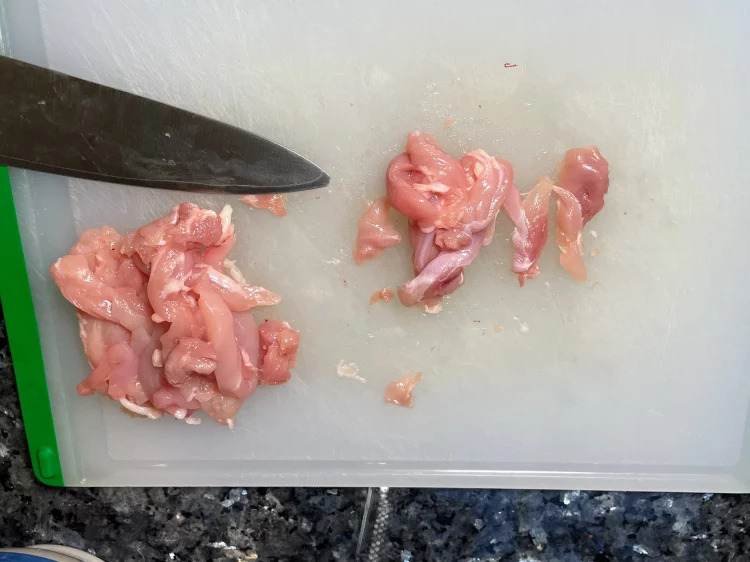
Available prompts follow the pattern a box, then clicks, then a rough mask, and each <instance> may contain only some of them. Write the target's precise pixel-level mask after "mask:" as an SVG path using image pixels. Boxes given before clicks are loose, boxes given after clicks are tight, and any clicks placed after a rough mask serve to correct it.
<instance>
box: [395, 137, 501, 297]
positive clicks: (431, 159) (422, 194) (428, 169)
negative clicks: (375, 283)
mask: <svg viewBox="0 0 750 562" xmlns="http://www.w3.org/2000/svg"><path fill="white" fill-rule="evenodd" d="M512 182H513V168H512V167H511V165H510V164H509V163H508V162H506V161H505V160H501V159H498V158H493V157H491V156H490V155H489V154H487V153H486V152H485V151H483V150H475V151H472V152H469V153H468V154H466V155H465V156H464V157H463V158H461V160H460V161H458V160H455V159H454V158H452V157H451V156H449V155H447V154H445V152H443V150H442V149H441V148H440V146H439V145H438V143H437V141H436V140H435V138H434V137H432V136H431V135H428V134H427V133H423V132H422V131H415V132H413V133H410V134H409V136H408V139H407V142H406V151H405V152H404V153H403V154H400V155H399V156H397V157H396V158H394V159H393V160H392V161H391V163H390V165H389V166H388V172H387V176H386V193H387V197H388V203H389V204H390V205H391V206H392V207H393V208H394V209H396V210H397V211H399V212H400V213H402V214H403V215H405V216H406V217H407V218H408V219H409V240H410V242H411V245H412V250H413V265H414V279H412V280H411V281H409V282H408V283H405V284H404V285H402V286H401V287H399V289H398V296H399V299H400V301H401V303H402V304H404V305H406V306H414V305H417V304H422V305H425V304H434V303H435V302H436V301H437V300H439V299H440V298H441V297H443V296H444V295H448V294H450V293H452V292H453V291H455V290H456V289H458V288H459V287H460V286H461V285H462V284H463V283H464V270H465V269H466V267H468V266H469V265H470V264H471V263H472V262H473V261H474V259H475V258H476V257H477V255H478V254H479V250H480V249H481V247H482V246H486V245H487V244H489V243H490V242H491V240H492V235H493V232H494V226H495V218H496V217H497V213H498V212H499V210H500V208H501V207H502V205H503V202H504V201H505V197H506V195H507V193H508V189H509V187H510V186H511V185H512Z"/></svg>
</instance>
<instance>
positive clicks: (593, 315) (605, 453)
mask: <svg viewBox="0 0 750 562" xmlns="http://www.w3.org/2000/svg"><path fill="white" fill-rule="evenodd" d="M18 4H21V3H18ZM37 11H38V13H37ZM5 18H6V21H5V25H6V26H7V29H6V32H7V34H8V35H9V37H10V46H11V54H12V55H13V56H17V57H18V58H22V59H25V60H29V61H31V62H37V63H41V64H44V65H46V66H49V67H51V68H53V69H55V70H59V71H62V72H66V73H69V74H73V75H75V76H79V77H82V78H86V79H89V80H94V81H97V82H100V83H103V84H106V85H109V86H113V87H116V88H120V89H123V90H127V91H131V92H135V93H138V94H141V95H144V96H148V97H151V98H154V99H157V100H160V101H164V102H167V103H170V104H174V105H176V106H179V107H183V108H186V109H190V110H193V111H197V112H199V113H202V114H205V115H208V116H211V117H215V118H217V119H220V120H223V121H226V122H228V123H232V124H235V125H238V126H240V127H243V128H246V129H250V130H253V131H254V132H256V133H259V134H262V135H265V136H268V137H270V138H272V139H274V140H276V141H278V142H281V143H282V144H284V145H286V146H288V147H290V148H292V149H294V150H297V151H298V152H300V153H302V154H304V155H306V156H308V157H309V158H311V159H312V160H313V161H314V162H316V163H317V164H319V165H320V166H322V167H323V168H324V169H326V170H327V171H328V172H329V173H330V174H331V176H332V178H333V179H332V182H331V185H330V188H327V189H323V190H318V191H315V192H308V193H303V194H299V195H294V196H290V197H289V200H288V206H289V215H288V216H287V217H286V218H283V219H279V218H276V217H273V216H271V215H270V214H268V213H266V212H264V211H257V210H252V209H250V208H248V207H245V206H243V205H242V204H240V203H239V202H238V201H237V200H236V198H231V197H230V198H224V197H209V196H190V197H188V196H186V195H185V194H181V193H167V192H158V191H152V190H146V189H139V188H127V187H120V186H113V185H107V184H101V183H95V182H91V181H80V180H68V179H65V178H55V177H52V176H47V175H44V174H38V173H25V172H20V171H15V172H14V173H13V175H12V179H13V185H14V194H15V198H16V204H17V206H18V214H19V219H20V221H21V227H22V235H23V240H24V248H25V253H26V259H27V264H28V268H29V271H30V277H31V281H32V289H33V294H34V299H35V306H36V313H37V317H38V321H39V325H40V330H41V336H42V343H43V349H44V359H45V364H46V369H47V378H48V383H49V387H50V397H51V401H52V407H53V413H54V418H55V426H56V431H57V437H58V441H59V446H60V449H61V457H62V466H63V471H64V475H65V481H66V483H68V484H72V485H75V484H85V485H144V484H151V485H154V484H189V485H205V484H246V485H252V484H270V483H277V484H328V485H441V486H498V487H519V486H523V487H587V488H618V489H655V488H661V489H675V490H689V489H715V490H732V491H748V490H750V478H748V474H750V472H748V470H747V468H748V462H750V448H749V445H748V442H747V439H746V437H745V433H746V431H745V430H746V426H747V417H748V399H749V398H750V376H749V375H750V373H748V366H747V362H748V355H750V352H749V351H748V350H749V349H750V347H748V345H747V341H748V334H750V314H749V313H750V292H748V290H747V287H746V282H747V279H748V274H749V273H750V271H749V269H750V259H749V258H750V243H749V242H748V238H750V222H748V220H747V217H748V210H750V189H748V181H749V180H750V174H748V171H747V170H748V168H747V162H746V161H747V154H750V142H749V141H748V136H747V128H748V124H750V111H749V110H748V105H747V99H749V98H750V82H749V78H748V77H749V76H750V75H748V74H747V73H746V72H742V71H739V69H741V68H744V64H745V63H744V62H742V61H743V60H744V59H743V57H744V56H746V54H747V53H748V52H750V36H748V35H747V34H746V32H745V31H746V27H747V24H748V21H750V14H749V12H748V7H747V3H746V2H742V1H734V2H723V3H721V4H720V5H717V4H716V3H713V2H709V1H705V2H703V1H701V2H698V1H694V2H683V1H677V0H663V1H661V2H651V1H645V0H641V1H635V2H606V3H604V2H600V3H594V2H582V1H581V2H579V1H572V0H569V1H565V2H560V1H552V0H549V1H540V0H533V1H523V2H522V1H517V2H512V1H500V2H496V1H489V0H488V1H485V2H455V1H454V2H444V1H435V0H414V1H411V2H403V1H399V2H396V1H390V0H387V1H381V2H359V1H355V2H335V1H330V0H327V1H323V2H315V3H312V2H294V1H291V0H289V1H286V0H279V1H273V2H263V3H260V2H241V1H226V2H224V1H222V2H220V1H208V0H206V1H202V2H189V1H187V0H185V1H180V0H170V1H162V2H158V3H155V2H147V1H145V0H128V1H121V0H117V1H111V2H100V1H99V0H76V1H73V0H69V1H63V0H41V1H40V2H39V3H38V6H35V5H34V3H31V2H29V3H24V7H20V6H18V5H16V6H14V7H13V8H10V9H9V10H8V13H6V14H5ZM506 63H509V64H506ZM446 120H455V125H454V126H453V127H452V128H447V127H446V126H445V122H446ZM415 128H421V129H423V130H426V131H429V132H431V133H433V134H435V135H436V136H437V138H438V140H439V141H440V142H441V143H442V145H443V147H444V148H445V149H446V150H447V151H448V152H451V153H453V154H455V155H461V154H463V153H464V152H465V151H467V150H469V149H472V148H478V147H482V148H485V149H486V150H487V151H489V152H491V153H492V154H495V155H498V156H502V157H504V158H507V159H508V160H510V161H511V162H512V163H513V164H514V165H515V169H516V178H517V183H518V184H519V185H520V186H521V187H522V190H527V189H528V188H530V187H531V186H532V185H533V183H534V180H535V178H536V177H537V176H538V175H541V174H550V173H553V171H554V166H555V164H556V162H557V161H559V159H560V158H561V156H562V155H563V153H564V151H565V150H566V149H567V148H570V147H573V146H580V145H585V144H597V145H598V146H599V147H600V148H601V151H602V153H603V154H604V155H605V156H606V157H607V158H608V159H609V161H610V163H611V170H612V174H611V188H610V194H609V196H608V198H607V200H606V206H605V208H604V210H603V211H602V212H601V213H600V214H599V215H598V216H597V217H596V218H595V219H594V220H593V221H592V222H591V223H589V225H587V227H586V230H585V232H584V243H585V248H586V261H587V265H588V268H589V280H588V281H587V282H586V283H583V284H578V283H576V282H574V281H573V280H572V279H571V278H569V277H568V276H567V275H565V274H564V272H563V271H562V270H561V268H560V267H559V265H558V264H557V256H558V252H557V249H556V248H555V246H554V244H550V245H549V246H548V248H547V250H546V252H545V255H544V257H543V259H542V261H541V267H542V274H541V275H540V277H539V278H538V279H536V280H534V281H531V282H529V283H528V285H527V286H526V287H525V288H524V289H520V288H519V287H518V285H517V282H516V280H515V279H514V277H513V276H512V275H511V274H510V272H509V267H510V261H511V260H510V258H511V253H512V251H511V247H510V244H509V242H508V241H507V239H508V237H509V234H510V232H511V227H510V225H509V222H508V221H507V219H506V218H505V217H504V216H502V215H501V217H500V218H499V220H498V235H497V237H496V241H495V242H494V243H493V244H492V245H491V246H490V247H488V248H486V249H484V250H483V251H482V253H481V255H480V256H479V258H478V259H477V260H476V262H475V263H474V265H472V266H471V267H470V268H469V270H468V272H467V275H466V284H465V286H464V287H462V288H461V289H460V290H459V291H458V292H457V293H456V294H455V295H454V296H452V297H451V298H449V299H447V300H446V302H445V303H444V307H443V311H442V312H441V313H440V314H439V315H436V316H429V315H425V314H423V313H422V312H421V311H420V310H417V309H407V308H403V307H401V306H400V305H399V304H397V303H395V302H392V303H390V304H383V303H379V304H377V305H374V306H370V305H369V304H368V298H369V296H370V295H371V294H372V292H373V291H375V290H376V289H380V288H382V287H386V286H392V287H395V286H397V285H398V284H400V283H402V282H404V281H405V280H407V279H408V277H409V274H410V271H411V267H410V256H409V248H408V245H407V244H402V245H401V246H399V247H397V248H395V249H392V250H389V251H388V252H386V254H385V255H384V256H383V257H382V258H381V259H379V260H376V261H374V262H372V263H370V264H369V265H367V266H365V267H360V268H358V267H356V266H354V264H353V263H352V261H351V259H350V254H351V249H352V244H353V242H354V239H355V234H356V222H357V219H358V218H359V216H360V214H361V212H362V211H363V209H364V208H365V205H366V203H367V201H368V200H369V199H371V198H372V197H374V196H376V195H380V194H382V193H383V191H384V182H383V177H384V171H385V167H386V165H387V163H388V161H389V159H390V158H391V157H393V156H394V155H395V154H396V153H398V152H399V151H400V150H401V149H402V146H403V143H404V139H405V135H406V133H407V132H409V131H410V130H413V129H415ZM32 195H33V198H32ZM185 199H189V200H191V201H193V202H195V203H197V204H199V205H202V206H207V207H210V208H213V209H216V210H218V209H220V208H221V207H222V205H223V204H225V203H230V204H232V205H233V206H234V209H235V215H234V216H235V224H236V227H237V231H238V233H239V242H238V244H237V246H236V248H235V249H234V251H233V256H231V257H233V258H235V259H237V261H238V265H239V266H240V268H241V269H242V270H243V271H244V272H245V273H246V276H247V277H248V279H251V280H252V281H253V282H255V283H258V284H262V285H264V286H266V287H268V288H270V289H272V290H274V291H276V292H277V293H279V294H280V295H282V297H283V299H284V301H283V303H282V304H281V305H279V306H277V307H274V308H269V309H262V310H256V314H255V316H256V318H257V319H260V320H262V319H264V318H272V317H273V318H282V319H285V320H288V321H289V322H290V323H291V324H292V325H293V326H294V327H296V328H297V329H299V330H300V332H301V333H302V349H301V353H300V360H299V365H298V367H297V369H296V370H295V372H294V376H293V378H292V380H291V382H289V383H288V384H286V385H283V386H279V387H273V388H270V387H269V388H260V389H259V390H258V391H257V393H256V394H255V395H253V396H252V397H251V398H250V399H249V400H248V401H247V402H246V404H245V406H244V407H243V409H242V410H241V412H240V414H239V416H238V419H237V427H236V429H235V430H234V431H230V430H228V429H227V428H225V427H222V426H219V425H216V424H213V423H211V422H210V420H204V423H203V424H202V425H200V426H197V427H195V426H188V425H186V424H184V423H181V422H178V421H176V420H171V419H162V420H159V421H155V422H152V421H143V420H136V419H132V418H130V417H128V416H125V415H123V414H122V413H121V412H120V411H119V408H118V405H117V404H115V403H113V402H111V401H108V400H106V399H104V398H102V397H92V398H81V397H79V396H77V395H76V393H75V385H76V383H77V382H78V381H79V380H80V379H81V378H82V377H83V376H85V375H86V374H88V372H89V368H88V365H87V363H86V360H85V357H84V354H83V352H82V350H81V345H80V342H79V340H78V335H77V327H76V318H75V314H74V313H73V309H72V307H71V306H70V305H68V304H67V303H66V302H65V301H64V299H63V298H62V297H61V296H60V295H59V292H58V291H57V289H56V288H55V287H54V285H53V283H52V281H51V279H50V276H49V274H48V271H47V268H48V267H49V264H50V263H52V262H53V261H54V260H55V259H56V258H57V257H58V256H59V255H61V254H62V253H64V252H65V251H67V249H68V248H69V247H70V246H71V245H72V244H73V243H74V242H75V239H76V237H77V234H78V233H80V232H81V230H83V229H85V228H88V227H98V226H101V225H105V224H106V225H110V226H113V227H115V228H117V229H118V230H120V231H121V232H124V231H127V230H129V229H133V228H135V227H138V226H139V225H142V224H144V223H146V222H148V221H151V220H153V219H154V218H156V217H158V216H161V215H164V214H165V213H167V212H168V211H169V209H170V208H171V206H172V205H174V204H176V203H178V202H181V201H183V200H185ZM398 224H399V226H400V228H402V231H403V228H404V226H405V224H404V221H403V220H401V221H400V222H399V223H398ZM592 252H593V253H595V254H596V253H598V255H597V256H595V257H594V256H591V255H590V254H591V253H592ZM342 359H343V360H345V361H347V362H355V363H357V364H358V365H359V368H360V374H361V375H362V376H363V377H365V378H366V379H367V382H366V383H365V384H361V383H359V382H356V381H353V380H345V379H341V378H339V377H337V376H336V365H337V363H338V362H339V361H340V360H342ZM408 371H422V373H423V374H424V379H423V381H422V383H421V384H420V385H419V386H418V387H417V389H416V390H415V399H414V402H415V405H414V408H413V409H412V410H407V409H401V408H397V407H394V406H391V405H385V404H383V401H382V397H383V390H384V387H385V384H386V383H387V382H388V381H390V380H392V379H394V378H396V377H399V376H401V375H403V374H404V373H406V372H408Z"/></svg>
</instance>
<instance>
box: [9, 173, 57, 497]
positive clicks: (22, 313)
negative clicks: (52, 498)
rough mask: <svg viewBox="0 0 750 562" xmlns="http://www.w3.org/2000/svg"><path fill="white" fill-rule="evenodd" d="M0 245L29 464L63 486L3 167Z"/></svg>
mask: <svg viewBox="0 0 750 562" xmlns="http://www.w3.org/2000/svg"><path fill="white" fill-rule="evenodd" d="M0 240H2V241H3V244H4V248H5V252H4V255H3V257H4V259H3V267H2V271H1V272H0V304H2V308H3V315H4V316H5V326H6V328H7V331H8V340H9V342H10V354H11V357H12V358H13V370H14V371H15V373H16V384H17V385H18V396H19V398H20V400H21V413H22V414H23V423H24V426H25V428H26V439H27V440H28V443H29V452H30V456H31V464H32V466H33V467H34V474H36V477H37V478H38V479H39V480H40V481H41V482H43V483H45V484H49V485H51V486H64V485H65V482H64V481H63V476H62V467H61V466H60V457H59V454H58V449H57V439H56V437H55V423H54V420H53V418H52V408H51V407H50V401H49V393H48V390H47V378H46V375H45V372H44V360H43V358H42V346H41V343H40V340H39V327H38V326H37V322H36V315H35V313H34V301H33V300H32V298H31V287H30V286H29V276H28V273H27V271H26V261H25V259H24V256H23V245H22V244H21V233H20V231H19V229H18V218H17V217H16V206H15V203H14V201H13V191H12V190H11V187H10V178H9V177H8V169H7V168H3V167H0Z"/></svg>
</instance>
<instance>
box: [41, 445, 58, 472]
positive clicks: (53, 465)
mask: <svg viewBox="0 0 750 562" xmlns="http://www.w3.org/2000/svg"><path fill="white" fill-rule="evenodd" d="M36 460H37V461H38V462H39V473H40V474H41V475H42V478H45V479H49V478H54V477H55V476H57V475H58V474H59V472H60V471H59V469H60V459H59V458H58V457H57V453H55V451H53V450H52V449H50V448H49V447H42V448H41V449H39V450H38V451H37V452H36Z"/></svg>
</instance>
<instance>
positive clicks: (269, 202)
mask: <svg viewBox="0 0 750 562" xmlns="http://www.w3.org/2000/svg"><path fill="white" fill-rule="evenodd" d="M240 201H242V202H243V203H244V204H245V205H250V206H251V207H255V208H256V209H268V210H269V211H271V213H273V214H274V215H276V216H277V217H283V216H284V215H286V198H285V197H284V196H283V195H282V194H281V193H270V194H267V195H245V196H244V197H240Z"/></svg>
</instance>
